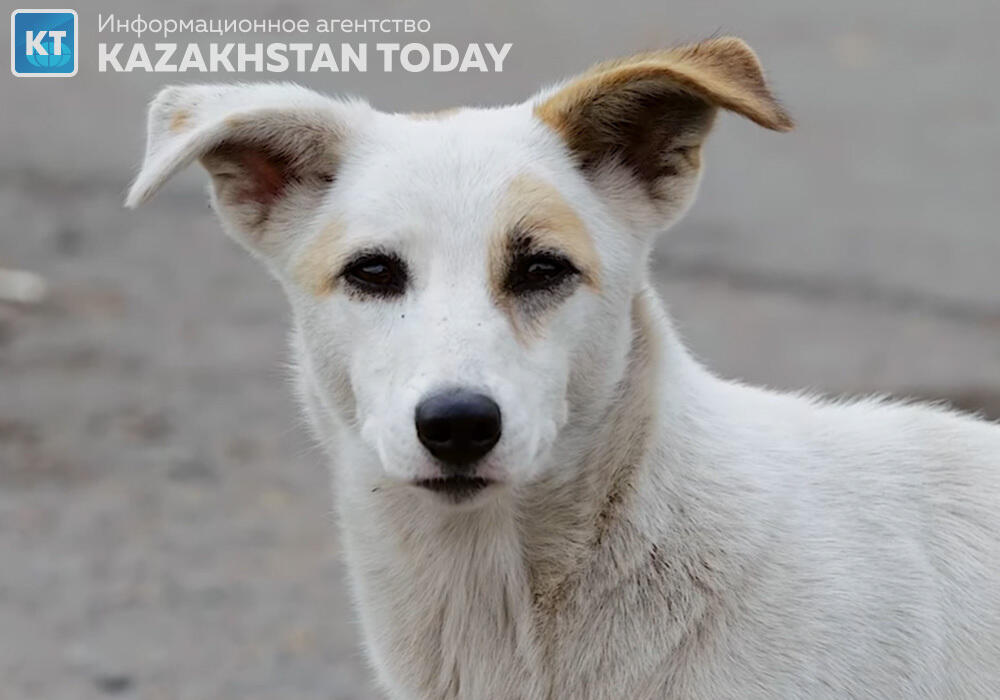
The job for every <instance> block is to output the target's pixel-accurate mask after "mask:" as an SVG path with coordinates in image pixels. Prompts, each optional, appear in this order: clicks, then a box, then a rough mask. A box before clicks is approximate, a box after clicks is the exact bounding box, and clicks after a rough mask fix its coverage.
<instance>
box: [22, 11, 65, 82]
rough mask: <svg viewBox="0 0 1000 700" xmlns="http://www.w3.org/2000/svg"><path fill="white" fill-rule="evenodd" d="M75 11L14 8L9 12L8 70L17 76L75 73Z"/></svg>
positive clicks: (61, 75) (63, 76)
mask: <svg viewBox="0 0 1000 700" xmlns="http://www.w3.org/2000/svg"><path fill="white" fill-rule="evenodd" d="M78 64H79V57H78V56H77V18H76V11H74V10H14V11H13V12H12V13H11V14H10V70H11V72H12V73H13V74H14V75H16V76H19V77H48V78H68V77H70V76H72V75H76V69H77V65H78Z"/></svg>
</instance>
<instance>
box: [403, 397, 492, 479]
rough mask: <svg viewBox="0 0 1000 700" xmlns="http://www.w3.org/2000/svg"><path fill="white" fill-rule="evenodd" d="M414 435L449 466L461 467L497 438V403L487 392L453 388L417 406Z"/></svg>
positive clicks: (479, 455)
mask: <svg viewBox="0 0 1000 700" xmlns="http://www.w3.org/2000/svg"><path fill="white" fill-rule="evenodd" d="M416 423H417V437H419V438H420V442H422V443H423V444H424V447H426V448H427V451H428V452H430V453H431V454H432V455H434V456H435V457H437V458H438V459H440V460H441V461H442V462H444V463H445V464H446V465H448V466H449V467H452V469H449V470H448V471H449V472H450V473H460V472H464V471H467V470H466V469H463V467H466V466H468V465H470V464H472V463H473V462H475V461H476V460H477V459H479V458H480V457H482V456H483V455H485V454H486V453H487V452H489V451H490V450H492V449H493V446H494V445H496V444H497V440H499V439H500V407H499V406H497V403H496V401H494V400H493V399H491V398H490V397H489V396H483V395H482V394H475V393H473V392H471V391H464V390H461V389H459V390H454V391H447V392H443V393H441V394H435V395H434V396H430V397H428V398H426V399H424V400H423V401H421V402H420V405H419V406H417V415H416Z"/></svg>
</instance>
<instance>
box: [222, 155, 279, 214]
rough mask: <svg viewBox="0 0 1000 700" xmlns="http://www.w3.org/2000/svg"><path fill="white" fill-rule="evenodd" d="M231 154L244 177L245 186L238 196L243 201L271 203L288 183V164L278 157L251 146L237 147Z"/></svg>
mask: <svg viewBox="0 0 1000 700" xmlns="http://www.w3.org/2000/svg"><path fill="white" fill-rule="evenodd" d="M233 156H234V158H235V159H236V161H237V162H238V163H239V165H240V167H241V168H242V169H243V171H244V177H245V178H246V186H245V187H244V188H243V189H242V190H241V191H240V192H239V195H238V197H239V198H240V199H243V200H244V201H254V202H259V203H260V204H265V205H267V204H273V203H274V202H275V201H276V200H277V199H278V198H279V197H280V196H281V193H282V191H283V190H284V189H285V185H286V184H287V183H288V164H287V163H285V162H284V161H283V160H282V159H281V158H280V157H275V156H273V155H270V154H268V153H266V152H264V151H261V150H258V149H253V148H242V149H239V150H238V151H236V152H235V153H234V154H233Z"/></svg>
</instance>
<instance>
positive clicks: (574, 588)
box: [347, 519, 680, 700]
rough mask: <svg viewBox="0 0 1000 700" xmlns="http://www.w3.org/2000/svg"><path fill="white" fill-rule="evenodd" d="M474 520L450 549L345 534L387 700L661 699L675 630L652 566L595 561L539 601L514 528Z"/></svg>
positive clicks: (643, 561) (638, 554)
mask: <svg viewBox="0 0 1000 700" xmlns="http://www.w3.org/2000/svg"><path fill="white" fill-rule="evenodd" d="M476 522H477V525H472V524H470V525H469V527H471V528H473V529H471V530H463V529H457V530H455V531H454V534H455V535H456V537H455V538H454V539H451V540H450V541H449V542H448V543H447V544H448V546H441V544H442V543H440V542H438V543H436V545H437V546H433V547H432V546H429V545H428V542H427V540H425V539H424V538H423V536H422V535H420V536H418V535H415V534H414V533H412V532H411V533H410V535H409V536H406V537H404V538H403V539H399V538H395V537H394V538H387V537H384V536H382V537H375V536H374V535H373V534H372V533H368V534H364V533H363V529H361V528H350V529H352V530H354V533H353V534H352V533H350V532H349V533H347V535H348V539H349V541H350V540H353V544H351V543H350V542H349V550H350V551H355V552H359V553H362V552H363V556H360V557H357V558H355V560H354V562H352V563H354V564H355V565H356V566H353V567H352V569H353V570H354V572H355V576H356V579H355V583H356V593H357V596H358V599H359V603H360V610H361V612H362V620H363V623H364V627H365V636H366V640H367V642H368V646H369V651H370V655H371V657H372V658H373V660H374V661H375V664H376V667H377V668H378V669H379V672H380V676H381V677H382V679H383V682H385V684H386V685H387V686H388V687H389V688H390V689H391V690H392V692H393V697H398V698H420V699H423V698H479V697H484V698H485V697H489V698H496V699H497V700H508V699H510V700H514V699H520V700H547V699H549V698H564V697H573V698H578V699H580V700H586V699H595V700H596V699H603V698H609V699H610V698H617V697H624V696H628V697H636V698H642V697H662V695H659V694H657V691H658V690H661V689H662V687H663V682H664V677H665V674H666V673H667V672H668V668H667V666H666V665H665V652H666V650H668V649H673V648H676V647H677V644H678V639H677V638H674V637H675V636H676V635H678V634H679V629H680V626H679V625H678V624H676V623H677V622H678V620H676V619H674V620H669V619H666V617H665V616H668V615H670V612H669V611H667V610H665V609H664V608H662V607H660V605H659V604H660V603H661V602H662V600H663V599H664V596H665V595H667V591H665V590H660V587H661V586H662V585H664V583H665V579H664V577H663V576H662V573H663V572H662V570H661V569H660V568H659V567H662V562H658V561H657V560H656V559H655V557H651V556H650V555H649V553H648V552H647V551H646V550H645V549H641V548H632V549H634V550H635V551H634V556H631V555H625V554H624V550H619V553H618V555H617V556H616V557H614V559H613V560H608V559H607V558H605V557H602V556H600V555H598V556H597V557H596V558H595V559H594V560H592V561H590V562H589V563H588V565H587V566H586V567H585V568H584V569H583V570H582V571H581V572H580V576H579V577H578V578H574V579H573V580H571V581H568V582H567V585H566V588H565V589H564V590H563V591H562V593H561V594H560V595H561V597H560V598H559V599H558V600H552V599H547V598H546V597H545V596H543V595H540V594H539V590H538V587H537V585H536V582H535V581H534V580H533V577H532V575H531V567H530V566H528V565H526V563H525V560H524V557H523V547H522V543H521V542H519V541H518V539H517V538H516V535H515V533H514V531H513V529H512V530H511V531H510V532H509V533H505V532H503V531H502V530H491V532H490V536H484V533H483V532H476V530H475V528H476V527H478V526H479V525H478V523H484V522H489V521H488V520H484V519H480V520H478V521H476ZM496 526H497V523H496V522H493V523H491V524H490V527H491V528H493V527H496ZM458 533H461V536H458ZM615 545H616V546H619V547H622V548H626V547H628V545H629V543H627V542H623V541H619V542H616V543H615ZM673 612H674V613H675V614H676V613H679V612H680V611H673ZM671 623H673V624H671ZM668 637H670V638H669V639H668ZM623 691H628V692H627V694H626V695H622V694H621V693H622V692H623Z"/></svg>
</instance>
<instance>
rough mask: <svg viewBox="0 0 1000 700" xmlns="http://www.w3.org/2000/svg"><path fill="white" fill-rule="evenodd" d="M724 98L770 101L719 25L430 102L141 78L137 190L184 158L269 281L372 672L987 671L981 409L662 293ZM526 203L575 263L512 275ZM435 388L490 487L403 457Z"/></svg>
mask: <svg viewBox="0 0 1000 700" xmlns="http://www.w3.org/2000/svg"><path fill="white" fill-rule="evenodd" d="M720 107H721V108H723V109H727V110H730V111H733V112H735V113H737V114H741V115H743V116H746V117H748V118H749V119H751V120H753V121H755V122H756V123H758V124H760V125H762V126H764V127H767V128H770V129H774V130H786V129H788V128H790V127H791V120H790V119H789V117H788V116H787V114H786V113H785V111H784V110H783V109H782V108H781V107H780V105H778V103H777V102H776V101H775V99H774V98H773V96H772V94H771V92H770V91H769V90H768V88H767V86H766V84H765V82H764V78H763V73H762V71H761V69H760V65H759V63H758V61H757V58H756V56H755V55H754V54H753V52H752V51H751V50H750V49H749V47H747V46H746V44H744V43H743V42H741V41H740V40H738V39H734V38H720V39H714V40H710V41H707V42H702V43H701V44H697V45H693V46H687V47H680V48H677V49H671V50H668V51H663V52H655V53H650V54H643V55H639V56H636V57H632V58H630V59H624V60H622V61H617V62H613V63H608V64H602V65H600V66H597V67H596V68H594V69H592V70H591V71H589V72H587V73H585V74H583V75H582V76H580V77H578V78H576V79H574V80H571V81H569V82H568V83H566V84H564V85H562V86H557V87H555V88H552V89H549V90H546V91H544V92H542V93H541V94H539V95H537V96H535V97H533V98H532V99H530V100H528V101H527V102H525V103H523V104H520V105H514V106H511V107H505V108H500V109H463V110H460V111H452V112H448V113H447V115H446V116H445V117H443V118H415V117H414V116H413V115H405V114H400V115H388V114H382V113H379V112H376V111H375V110H373V109H371V108H370V107H368V106H367V105H365V104H364V103H361V102H356V101H339V100H333V99H329V98H326V97H322V96H320V95H317V94H315V93H312V92H310V91H308V90H304V89H302V88H298V87H295V86H290V85H243V86H187V87H173V88H167V89H165V90H164V91H163V92H161V93H160V95H159V96H158V97H157V98H156V100H155V101H154V103H153V105H152V107H151V109H150V118H149V144H148V149H147V154H146V160H145V163H144V164H143V167H142V171H141V172H140V174H139V176H138V178H137V180H136V182H135V184H134V185H133V187H132V190H131V192H130V193H129V196H128V204H129V205H130V206H135V205H137V204H139V203H140V202H142V201H143V200H145V199H147V198H148V197H150V196H151V195H152V194H153V193H154V192H155V191H156V190H157V189H158V188H159V187H160V186H161V185H162V184H163V183H164V182H165V181H166V180H167V179H168V178H169V177H170V176H171V175H172V174H173V173H174V172H176V171H177V170H178V169H179V168H181V167H183V166H185V165H186V164H188V163H189V162H191V161H193V160H195V159H200V160H201V161H202V163H204V164H205V166H206V168H207V169H208V170H209V172H210V173H211V174H212V177H213V183H214V188H213V194H212V198H213V203H214V205H215V207H216V209H217V211H218V213H219V216H220V218H221V219H222V222H223V224H224V226H225V228H226V230H227V231H228V232H229V233H230V235H232V236H233V237H234V238H236V239H237V240H238V241H240V242H241V243H242V244H243V245H245V246H246V247H247V248H249V249H250V250H251V251H252V252H253V253H254V254H255V255H257V256H258V257H259V258H260V259H261V260H262V261H263V262H264V263H265V265H266V266H267V267H268V269H269V270H270V271H271V272H272V273H273V274H274V276H275V277H276V278H277V279H278V280H279V281H280V282H281V284H282V286H283V287H284V289H285V291H286V293H287V295H288V298H289V301H290V302H291V307H292V310H293V317H294V326H295V333H294V341H293V351H294V354H295V359H296V363H297V368H298V372H297V375H298V387H299V391H300V394H301V397H302V400H303V404H304V406H305V409H306V411H307V413H308V415H309V417H310V419H311V421H312V424H313V426H314V428H315V431H316V434H317V436H318V437H319V438H320V440H321V441H322V443H323V444H324V445H325V446H326V447H327V448H328V450H329V452H330V455H331V458H332V472H333V475H334V481H335V484H336V486H335V498H336V501H337V505H338V511H339V513H340V518H341V524H342V530H343V538H344V546H345V552H346V558H347V562H348V565H349V571H350V578H351V583H352V588H353V592H354V596H355V599H356V601H357V604H358V609H359V611H360V617H361V626H362V629H363V632H364V637H365V643H366V647H367V651H368V656H369V659H370V660H371V663H372V665H373V667H374V669H375V671H376V674H377V676H378V679H379V681H380V683H381V684H382V686H383V688H384V689H385V690H386V692H387V693H388V694H389V695H390V696H391V697H393V698H406V699H414V700H415V699H425V698H426V699H430V698H434V699H438V698H473V699H477V700H478V699H480V698H494V699H500V700H503V699H513V698H521V699H523V700H536V699H538V700H543V699H548V700H555V699H561V698H566V699H570V698H572V699H573V700H587V699H592V700H598V699H608V700H610V699H612V698H614V699H618V698H638V699H643V698H649V699H652V698H673V699H683V700H721V699H727V698H731V699H734V700H735V699H737V698H738V699H740V700H749V699H760V700H765V699H768V700H770V699H773V698H788V699H797V700H818V699H823V698H828V699H830V700H834V699H837V700H842V699H844V698H854V699H862V698H867V699H871V700H876V699H878V700H882V699H885V698H907V699H923V700H931V699H941V698H948V699H953V700H959V699H968V700H972V699H983V698H995V697H997V692H998V691H997V689H998V688H1000V516H998V513H997V511H998V504H1000V428H998V427H997V426H996V425H993V424H990V423H987V422H984V421H981V420H977V419H975V418H972V417H967V416H962V415H958V414H956V413H953V412H949V411H947V410H942V409H940V408H935V407H928V406H921V405H907V404H899V403H892V402H887V401H883V400H876V399H867V400H861V401H852V402H828V401H822V400H818V399H815V398H812V397H808V396H803V395H792V394H781V393H777V392H772V391H767V390H763V389H757V388H752V387H748V386H744V385H741V384H738V383H734V382H730V381H725V380H722V379H719V378H717V377H715V376H714V375H712V374H711V373H710V372H709V371H707V370H706V369H704V368H703V367H702V366H701V365H699V364H698V363H697V362H696V361H695V360H693V359H692V357H691V356H690V355H689V354H688V352H687V351H686V350H685V348H684V346H683V344H682V343H681V341H680V340H679V338H678V336H677V334H676V333H675V332H674V330H673V329H672V327H671V324H670V322H669V320H668V319H667V317H666V315H665V313H664V311H663V308H662V305H661V304H660V302H659V300H658V299H657V298H656V295H655V294H654V293H653V291H652V290H651V288H650V284H649V281H648V275H647V269H646V265H647V256H648V253H649V250H650V248H651V246H652V244H653V241H654V238H655V235H656V234H657V233H658V232H659V231H661V230H663V229H665V228H666V227H667V226H668V225H669V224H670V223H672V222H673V221H674V220H676V219H677V218H678V217H679V216H680V215H681V214H682V213H683V212H684V210H685V209H686V207H687V206H688V205H689V204H690V202H691V200H692V198H693V196H694V192H695V189H696V186H697V182H698V177H699V174H700V170H701V158H700V147H701V144H702V142H703V140H704V138H705V136H706V135H707V132H708V130H709V128H710V126H711V124H712V121H713V118H714V116H715V112H716V110H717V109H718V108H720ZM528 220H531V221H532V222H533V223H532V224H531V225H530V226H528V228H530V229H532V230H533V231H534V232H535V238H537V239H538V240H532V241H531V242H530V245H534V246H540V247H543V248H545V249H554V250H555V251H556V252H558V253H560V254H562V255H564V256H565V257H566V258H567V259H568V260H569V261H570V262H572V263H574V264H575V265H576V267H577V268H578V269H580V270H585V271H587V273H588V276H589V278H590V279H589V283H588V279H581V276H582V273H581V275H577V276H576V277H574V278H572V279H567V281H565V282H564V283H561V286H560V287H559V289H558V290H556V291H553V292H552V293H546V294H543V295H534V296H532V297H531V299H530V300H528V299H526V298H525V297H523V296H518V295H516V294H513V293H510V292H509V290H506V289H505V287H504V286H503V283H502V280H503V279H504V275H505V274H507V273H506V272H505V270H506V269H507V266H509V265H511V264H512V263H511V262H510V259H511V256H516V254H517V245H520V244H519V243H516V241H518V240H520V239H518V238H517V237H518V236H519V235H520V236H524V235H525V234H524V231H523V230H521V229H519V228H518V227H519V226H522V228H523V227H524V221H528ZM512 240H513V241H515V243H513V244H512V243H510V241H512ZM524 245H529V243H525V244H524ZM364 251H369V252H370V251H391V252H392V253H393V254H394V255H396V256H397V257H399V258H400V259H401V260H404V261H405V263H406V269H407V272H408V278H407V280H406V292H405V294H403V295H401V296H398V297H394V298H392V299H376V298H372V297H371V296H365V295H364V294H363V293H361V292H358V291H357V290H352V288H351V286H350V282H349V280H348V279H347V278H346V277H345V276H344V275H343V274H342V270H343V268H344V265H345V264H347V263H348V262H349V261H350V260H351V259H352V256H356V255H358V254H359V252H364ZM524 319H530V320H531V332H529V333H525V332H523V331H524V329H523V328H522V327H521V326H523V323H522V321H523V320H524ZM455 385H458V386H463V387H472V388H475V389H476V390H479V391H481V392H483V393H487V394H488V395H490V396H491V397H492V398H494V399H495V400H496V402H497V403H498V404H499V406H500V407H501V409H502V413H503V421H504V422H503V435H502V437H501V439H500V441H499V443H498V444H497V445H496V447H495V448H494V449H493V451H492V452H491V453H490V454H489V455H487V457H485V458H484V459H483V461H482V463H481V465H480V466H479V468H478V469H479V471H478V473H480V474H481V475H483V476H484V477H488V478H491V479H494V480H496V481H497V485H495V486H491V487H490V488H488V489H486V491H485V492H483V493H482V494H481V495H479V496H476V497H474V498H472V499H471V500H470V501H468V502H464V503H459V504H456V503H452V502H447V501H445V500H443V499H442V498H440V497H439V496H438V495H437V494H434V493H431V492H429V491H426V490H424V489H421V488H420V487H419V486H417V485H415V482H416V481H417V480H419V479H424V478H431V477H434V476H436V475H438V473H439V469H438V465H437V463H436V462H435V461H434V460H433V459H432V458H431V457H430V456H429V454H428V453H427V452H426V451H425V450H424V449H423V448H422V446H421V445H420V444H419V442H418V440H417V438H416V436H415V435H414V432H415V431H414V427H413V415H414V407H415V405H416V403H417V402H418V401H419V400H420V398H421V397H423V396H426V395H427V394H428V393H430V392H433V391H436V390H439V389H441V388H443V387H445V388H446V387H449V386H455ZM317 613H318V614H321V611H317Z"/></svg>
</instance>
